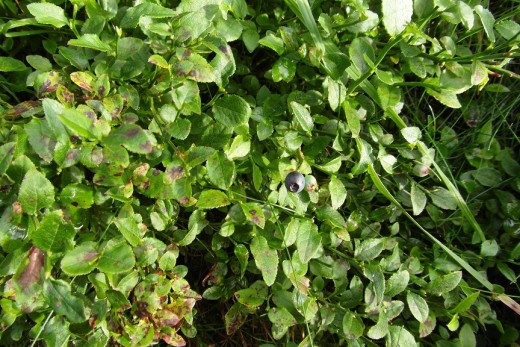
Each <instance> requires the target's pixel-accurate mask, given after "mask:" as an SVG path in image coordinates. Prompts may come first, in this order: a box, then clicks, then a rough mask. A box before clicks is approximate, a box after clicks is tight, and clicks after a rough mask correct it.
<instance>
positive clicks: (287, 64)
mask: <svg viewBox="0 0 520 347" xmlns="http://www.w3.org/2000/svg"><path fill="white" fill-rule="evenodd" d="M295 74H296V62H295V61H294V60H292V59H289V58H287V57H281V58H279V59H278V60H277V61H276V62H275V63H274V65H273V69H272V75H273V81H275V82H280V81H285V82H290V81H291V80H292V79H293V78H294V75H295Z"/></svg>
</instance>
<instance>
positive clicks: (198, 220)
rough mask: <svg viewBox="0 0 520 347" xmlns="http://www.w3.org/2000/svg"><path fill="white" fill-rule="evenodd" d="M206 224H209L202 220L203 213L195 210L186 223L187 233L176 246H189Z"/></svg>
mask: <svg viewBox="0 0 520 347" xmlns="http://www.w3.org/2000/svg"><path fill="white" fill-rule="evenodd" d="M208 224H209V222H208V221H207V220H206V219H205V218H204V213H203V211H202V210H195V212H193V213H192V214H191V216H190V219H189V221H188V233H187V234H186V235H185V236H184V237H183V238H182V239H181V240H180V241H178V242H177V244H178V245H179V246H187V245H189V244H191V243H192V242H193V241H194V240H195V237H197V235H199V234H200V233H201V232H202V230H204V228H205V227H206V226H207V225H208Z"/></svg>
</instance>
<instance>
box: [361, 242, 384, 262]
mask: <svg viewBox="0 0 520 347" xmlns="http://www.w3.org/2000/svg"><path fill="white" fill-rule="evenodd" d="M384 241H385V240H384V239H382V238H377V239H365V240H363V241H361V242H360V241H359V240H356V250H355V251H354V257H355V258H356V259H357V260H359V261H368V260H372V259H375V258H376V257H377V256H378V255H379V254H381V252H382V251H383V249H384Z"/></svg>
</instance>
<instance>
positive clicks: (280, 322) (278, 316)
mask: <svg viewBox="0 0 520 347" xmlns="http://www.w3.org/2000/svg"><path fill="white" fill-rule="evenodd" d="M267 316H268V317H269V320H270V321H271V323H273V325H272V332H273V337H274V338H275V339H276V340H279V339H281V338H282V337H283V336H284V335H285V333H286V332H287V330H288V329H289V328H290V327H292V326H293V325H295V324H296V323H297V321H296V319H295V318H294V317H293V316H292V315H291V313H290V312H289V311H288V310H287V309H286V308H285V307H273V308H272V309H270V310H269V312H268V313H267Z"/></svg>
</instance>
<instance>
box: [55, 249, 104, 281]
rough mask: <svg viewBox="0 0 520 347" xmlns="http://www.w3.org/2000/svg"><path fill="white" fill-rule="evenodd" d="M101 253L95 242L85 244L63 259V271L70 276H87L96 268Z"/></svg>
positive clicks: (69, 252)
mask: <svg viewBox="0 0 520 347" xmlns="http://www.w3.org/2000/svg"><path fill="white" fill-rule="evenodd" d="M98 257H99V253H98V251H97V250H96V243H95V242H84V243H82V244H81V245H79V246H77V247H75V248H74V249H73V250H71V251H68V252H67V253H66V254H65V255H64V256H63V258H62V259H61V269H62V270H63V272H65V273H66V274H68V275H71V276H79V275H86V274H88V273H90V272H91V271H92V270H94V269H95V268H96V263H97V260H98Z"/></svg>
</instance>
